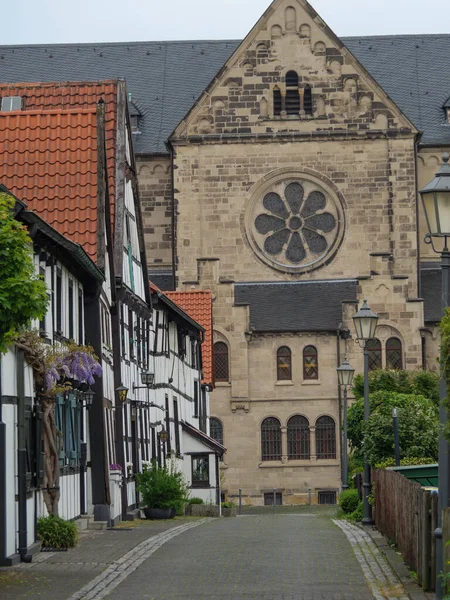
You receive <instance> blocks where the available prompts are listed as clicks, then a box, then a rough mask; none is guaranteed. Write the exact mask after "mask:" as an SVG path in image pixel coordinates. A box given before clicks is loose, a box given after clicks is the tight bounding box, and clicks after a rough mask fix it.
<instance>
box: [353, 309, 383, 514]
mask: <svg viewBox="0 0 450 600" xmlns="http://www.w3.org/2000/svg"><path fill="white" fill-rule="evenodd" d="M353 323H354V324H355V329H356V341H357V342H358V343H359V344H361V343H362V345H363V348H364V421H366V422H367V421H368V420H369V417H370V405H369V352H368V349H367V342H368V341H369V340H371V339H373V338H374V337H375V332H376V329H377V324H378V315H377V314H376V313H374V312H372V311H371V310H370V308H369V306H368V305H367V301H366V300H364V302H363V305H362V307H361V310H359V311H358V312H357V313H356V315H354V317H353ZM371 488H372V484H371V481H370V465H369V463H368V461H367V456H366V454H365V453H364V483H363V490H364V517H363V520H362V522H363V524H364V525H371V524H372V523H373V519H372V506H371V504H370V502H369V496H370V492H371Z"/></svg>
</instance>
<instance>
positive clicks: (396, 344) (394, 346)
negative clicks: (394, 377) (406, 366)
mask: <svg viewBox="0 0 450 600" xmlns="http://www.w3.org/2000/svg"><path fill="white" fill-rule="evenodd" d="M386 369H396V370H399V369H403V350H402V343H401V341H400V340H399V339H398V338H396V337H391V338H389V339H388V341H387V342H386Z"/></svg>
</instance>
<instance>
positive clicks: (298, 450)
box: [287, 415, 310, 460]
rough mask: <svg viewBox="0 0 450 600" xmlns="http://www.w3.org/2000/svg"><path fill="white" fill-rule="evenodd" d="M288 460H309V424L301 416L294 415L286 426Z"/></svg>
mask: <svg viewBox="0 0 450 600" xmlns="http://www.w3.org/2000/svg"><path fill="white" fill-rule="evenodd" d="M287 444H288V459H290V460H296V459H297V460H309V458H310V454H309V453H310V450H309V422H308V419H307V418H306V417H303V416H302V415H294V416H293V417H291V418H290V419H289V421H288V424H287Z"/></svg>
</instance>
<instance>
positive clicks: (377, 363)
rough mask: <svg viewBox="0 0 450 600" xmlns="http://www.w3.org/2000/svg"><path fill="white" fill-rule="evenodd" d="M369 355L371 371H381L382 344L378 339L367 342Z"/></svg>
mask: <svg viewBox="0 0 450 600" xmlns="http://www.w3.org/2000/svg"><path fill="white" fill-rule="evenodd" d="M366 347H367V353H368V356H369V371H376V370H377V369H381V365H382V361H381V342H380V340H378V339H377V338H374V339H372V340H367V342H366Z"/></svg>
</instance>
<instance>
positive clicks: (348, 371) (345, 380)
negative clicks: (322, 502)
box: [336, 359, 355, 490]
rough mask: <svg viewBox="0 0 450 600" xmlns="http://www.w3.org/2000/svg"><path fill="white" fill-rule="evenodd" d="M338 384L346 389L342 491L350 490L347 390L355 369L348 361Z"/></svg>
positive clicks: (343, 365)
mask: <svg viewBox="0 0 450 600" xmlns="http://www.w3.org/2000/svg"><path fill="white" fill-rule="evenodd" d="M336 370H337V376H338V382H339V385H340V386H341V387H343V388H344V442H343V446H344V451H343V453H342V458H343V465H342V489H343V490H346V489H347V488H348V483H347V481H348V448H347V446H348V443H347V390H348V388H349V387H351V385H352V382H353V375H354V374H355V369H354V368H353V367H352V366H351V364H350V363H349V362H348V360H347V359H345V361H344V362H343V363H342V365H341V366H340V367H338V368H337V369H336Z"/></svg>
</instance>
